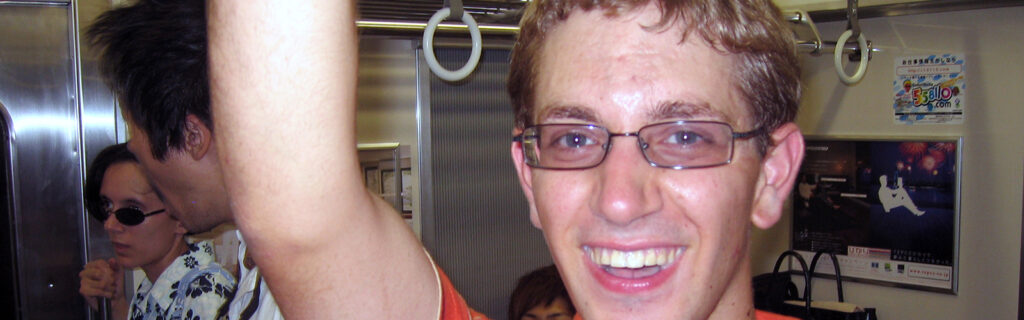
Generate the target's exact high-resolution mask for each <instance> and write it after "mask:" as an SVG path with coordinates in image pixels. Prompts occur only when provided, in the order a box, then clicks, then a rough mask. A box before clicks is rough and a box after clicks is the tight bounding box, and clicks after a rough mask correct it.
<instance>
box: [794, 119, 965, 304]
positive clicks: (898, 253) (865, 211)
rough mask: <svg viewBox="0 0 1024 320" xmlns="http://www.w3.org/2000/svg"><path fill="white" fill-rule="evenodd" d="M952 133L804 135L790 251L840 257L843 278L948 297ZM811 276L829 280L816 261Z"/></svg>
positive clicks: (953, 228) (953, 204)
mask: <svg viewBox="0 0 1024 320" xmlns="http://www.w3.org/2000/svg"><path fill="white" fill-rule="evenodd" d="M960 144H961V139H960V138H959V137H954V138H911V139H895V138H867V139H853V138H824V137H808V139H807V143H806V151H807V152H806V157H805V159H804V162H803V165H802V166H801V169H800V174H799V177H798V180H797V186H796V187H795V188H796V190H794V192H793V211H794V212H793V229H792V230H793V234H792V245H793V249H794V250H797V251H798V252H800V253H801V254H803V255H804V256H805V257H806V258H807V259H808V260H809V259H810V258H811V257H812V256H813V255H814V252H816V251H819V250H831V251H833V252H836V253H839V254H840V255H838V256H837V257H838V260H839V264H840V268H841V272H842V274H843V278H846V279H850V280H855V281H865V282H882V283H885V284H889V285H896V286H903V287H910V288H917V289H924V290H930V291H939V292H946V293H956V279H957V275H956V271H957V256H958V254H957V243H958V230H959V227H958V225H959V220H960V219H959V214H960V212H959V194H960V193H959V181H960V179H959V174H960V173H959V171H960V170H959V167H960ZM820 263H821V266H819V267H818V268H816V269H817V270H815V271H816V272H817V273H818V274H833V268H832V261H831V260H829V259H822V260H821V261H820Z"/></svg>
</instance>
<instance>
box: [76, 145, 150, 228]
mask: <svg viewBox="0 0 1024 320" xmlns="http://www.w3.org/2000/svg"><path fill="white" fill-rule="evenodd" d="M122 162H127V163H133V164H135V163H137V161H136V160H135V156H134V155H132V153H131V152H128V147H127V146H126V145H125V144H123V143H119V144H115V145H111V146H109V147H106V148H104V149H103V150H101V151H100V153H99V154H97V155H96V158H94V159H93V160H92V164H90V165H89V169H88V170H86V174H85V209H86V211H87V212H88V213H89V215H90V216H92V217H93V218H96V220H99V221H106V220H107V215H108V213H107V210H108V206H109V204H110V203H109V200H106V199H104V198H103V197H102V196H100V188H101V187H103V175H105V174H106V173H107V168H109V167H110V166H112V165H114V164H118V163H122Z"/></svg>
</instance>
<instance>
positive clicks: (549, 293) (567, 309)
mask: <svg viewBox="0 0 1024 320" xmlns="http://www.w3.org/2000/svg"><path fill="white" fill-rule="evenodd" d="M575 314H576V307H574V306H573V305H572V300H571V299H570V298H569V292H568V291H566V290H565V284H563V283H562V277H561V276H559V275H558V269H556V268H555V266H554V265H550V266H547V267H543V268H540V269H537V270H534V271H531V272H530V273H528V274H526V275H524V276H522V277H521V278H519V283H518V284H516V288H515V290H513V291H512V298H511V300H510V301H509V304H508V319H509V320H522V319H529V320H563V319H564V320H567V319H572V317H573V316H574V315H575Z"/></svg>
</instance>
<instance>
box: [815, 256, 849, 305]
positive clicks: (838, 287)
mask: <svg viewBox="0 0 1024 320" xmlns="http://www.w3.org/2000/svg"><path fill="white" fill-rule="evenodd" d="M822 254H828V256H829V257H831V258H832V266H833V267H835V269H836V291H838V292H839V302H843V276H842V275H841V274H839V260H838V259H836V254H835V253H833V252H832V250H819V251H818V252H817V253H815V254H814V258H813V259H811V269H810V271H809V273H810V274H811V275H813V274H814V270H815V269H814V268H815V267H817V266H818V258H821V255H822ZM808 283H810V282H808ZM807 290H808V291H807V292H808V294H807V296H810V295H811V294H810V293H809V292H810V290H811V286H810V285H808V286H807Z"/></svg>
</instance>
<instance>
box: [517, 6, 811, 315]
mask: <svg viewBox="0 0 1024 320" xmlns="http://www.w3.org/2000/svg"><path fill="white" fill-rule="evenodd" d="M533 4H534V6H532V7H530V9H528V10H527V12H526V14H525V17H524V18H523V21H522V22H521V24H520V26H521V31H520V36H519V41H518V43H517V44H516V47H515V49H514V51H513V58H512V62H511V64H512V66H511V68H512V72H511V74H510V76H509V92H510V93H511V95H512V99H513V103H514V104H515V108H516V116H517V118H516V127H515V132H516V134H517V136H516V140H515V142H513V144H512V156H513V159H514V160H515V164H516V168H517V170H518V172H519V180H520V182H521V185H522V187H523V190H524V192H525V194H526V198H527V200H528V201H529V203H530V209H531V210H530V219H531V220H532V222H533V224H534V225H535V226H536V227H538V228H540V229H542V230H543V233H544V236H545V239H546V240H547V243H548V247H549V248H550V249H551V253H552V256H553V257H554V260H555V263H556V265H558V269H559V271H560V273H561V274H562V276H563V278H564V279H565V283H566V285H567V286H568V289H569V292H570V294H571V296H572V299H573V302H574V303H575V304H576V307H577V309H578V310H579V311H580V314H581V315H582V316H583V317H584V318H587V319H633V318H644V319H750V318H753V317H754V316H755V313H756V312H755V311H754V309H753V303H752V301H753V299H752V293H751V283H750V280H751V276H750V258H749V254H748V242H749V232H750V223H751V222H753V224H754V225H756V226H758V227H761V228H767V227H770V226H772V225H773V224H774V223H775V222H776V221H777V220H778V219H779V217H780V215H781V210H782V204H783V202H784V201H785V199H786V198H787V195H788V194H789V192H790V190H791V188H792V185H793V181H794V178H795V173H796V171H797V168H798V167H799V163H800V161H801V159H802V156H803V139H802V136H801V134H800V132H799V130H798V128H797V127H796V126H795V125H794V124H793V123H792V120H793V117H794V115H795V113H796V108H797V100H798V95H799V84H798V76H799V72H798V69H797V61H796V56H795V52H794V47H793V42H792V38H791V36H790V34H791V33H790V31H789V30H788V29H786V28H785V26H784V24H783V22H782V20H781V17H780V14H779V13H778V10H777V9H776V8H774V7H773V6H772V5H771V4H770V3H769V2H768V1H664V2H658V1H614V0H612V1H596V2H591V1H571V0H566V1H559V0H545V1H537V2H535V3H533Z"/></svg>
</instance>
